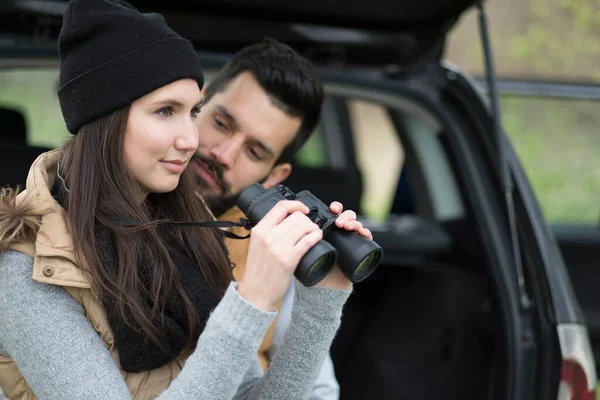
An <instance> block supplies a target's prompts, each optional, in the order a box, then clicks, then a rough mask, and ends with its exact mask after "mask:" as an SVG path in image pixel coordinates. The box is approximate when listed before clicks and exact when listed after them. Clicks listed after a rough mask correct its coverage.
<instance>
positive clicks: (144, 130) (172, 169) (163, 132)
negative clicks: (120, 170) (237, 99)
mask: <svg viewBox="0 0 600 400" xmlns="http://www.w3.org/2000/svg"><path fill="white" fill-rule="evenodd" d="M200 102H201V96H200V89H199V88H198V83H197V82H196V81H195V80H192V79H182V80H179V81H176V82H173V83H170V84H168V85H166V86H163V87H161V88H160V89H157V90H155V91H153V92H151V93H149V94H147V95H145V96H144V97H141V98H139V99H137V100H136V101H134V102H133V103H132V104H131V108H130V111H129V118H128V121H127V128H126V131H125V141H124V152H125V154H124V156H125V163H126V165H127V167H128V168H129V171H130V172H131V174H132V175H133V177H134V178H135V179H136V181H137V182H138V183H139V185H140V188H141V193H140V198H139V199H138V200H140V201H143V199H144V198H145V197H146V195H147V194H148V193H165V192H170V191H172V190H174V189H175V188H176V187H177V184H178V183H179V177H180V176H181V173H182V172H183V170H184V169H185V168H186V167H187V165H188V162H189V161H190V158H191V157H192V155H193V154H194V152H195V151H196V149H197V148H198V128H197V124H196V123H195V122H194V120H195V119H196V115H197V114H198V111H199V110H200Z"/></svg>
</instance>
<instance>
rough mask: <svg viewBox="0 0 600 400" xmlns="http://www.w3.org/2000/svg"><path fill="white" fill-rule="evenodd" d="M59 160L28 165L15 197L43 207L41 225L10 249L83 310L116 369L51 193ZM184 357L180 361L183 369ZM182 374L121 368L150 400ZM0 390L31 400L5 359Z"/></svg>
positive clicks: (99, 311) (0, 363) (135, 392)
mask: <svg viewBox="0 0 600 400" xmlns="http://www.w3.org/2000/svg"><path fill="white" fill-rule="evenodd" d="M59 158H60V153H59V151H58V150H54V151H51V152H49V153H45V154H43V155H41V156H40V157H39V158H38V159H37V160H36V161H35V162H34V164H33V165H32V167H31V170H30V172H29V176H28V177H27V184H26V191H25V192H23V193H22V194H21V195H20V196H25V195H27V196H33V199H35V201H36V202H39V204H40V205H42V206H44V207H45V208H46V209H47V212H45V213H44V214H43V215H42V216H41V226H40V229H39V231H38V233H37V237H36V240H35V243H17V244H14V245H13V246H12V248H13V249H14V250H17V251H20V252H22V253H24V254H27V255H29V256H30V257H32V258H33V260H34V261H33V273H32V279H34V280H35V281H38V282H42V283H47V284H51V285H58V286H62V287H64V288H65V289H66V290H67V291H68V292H69V293H70V294H71V296H73V298H75V299H76V300H77V301H78V302H79V303H80V304H81V305H82V307H83V309H84V310H85V314H86V316H87V318H88V320H89V321H90V324H92V326H93V327H94V329H95V330H96V332H98V335H99V336H100V337H101V338H102V341H103V342H104V344H105V345H106V348H107V349H108V350H109V351H110V352H111V354H112V356H113V358H114V360H115V362H116V364H117V365H120V363H119V356H118V352H117V350H116V349H115V347H114V339H113V333H112V330H111V328H110V326H109V325H108V322H107V319H106V314H105V312H104V309H103V308H102V305H101V303H100V302H99V300H98V299H97V297H96V296H95V294H94V293H93V292H92V290H90V285H89V283H88V281H87V280H86V278H85V277H84V276H83V274H82V273H81V270H80V269H79V268H78V267H77V264H76V261H75V257H74V256H73V242H72V239H71V235H70V232H69V229H68V227H67V223H66V219H65V216H66V215H65V212H64V210H63V209H62V208H61V207H60V206H59V205H58V204H57V203H56V201H55V200H54V199H53V198H52V196H51V195H50V191H49V189H48V188H49V187H50V185H51V184H52V183H53V182H54V178H55V174H56V165H57V162H58V160H59ZM186 358H187V357H184V356H182V357H180V359H179V360H177V361H179V364H181V366H183V364H184V362H185V359H186ZM180 371H181V369H180V367H179V365H178V364H177V362H175V361H174V362H172V363H170V364H168V365H166V366H164V367H162V368H158V369H154V370H151V371H146V372H140V373H128V372H124V371H123V370H121V374H122V376H123V379H124V380H125V382H126V383H127V387H128V388H129V391H130V393H131V394H132V396H133V397H134V398H135V399H139V400H146V399H153V398H155V397H156V396H158V394H160V392H162V391H163V390H165V389H166V388H167V387H169V384H170V383H171V381H172V380H173V379H175V377H176V376H177V375H178V374H179V372H180ZM0 387H1V388H2V391H3V392H4V394H5V395H6V396H7V397H8V399H10V400H31V399H36V396H35V395H34V393H33V391H32V390H31V388H30V386H29V385H28V383H27V382H26V381H25V378H24V377H23V375H22V374H21V372H20V371H19V369H18V368H17V366H16V365H15V363H13V362H12V361H11V360H10V359H8V358H4V357H0Z"/></svg>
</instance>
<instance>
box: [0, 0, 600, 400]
mask: <svg viewBox="0 0 600 400" xmlns="http://www.w3.org/2000/svg"><path fill="white" fill-rule="evenodd" d="M131 3H132V4H134V5H136V6H137V7H138V8H139V9H140V10H142V11H157V12H160V13H161V14H163V15H164V16H165V18H166V20H167V22H168V23H169V24H170V25H171V27H173V29H175V30H176V31H178V32H179V33H180V34H182V35H183V36H185V37H187V38H189V39H190V40H191V41H192V42H193V43H194V46H195V47H196V48H197V50H198V53H199V55H200V57H201V60H202V64H203V66H204V68H205V74H206V77H207V80H210V79H211V77H212V76H214V73H215V72H216V71H218V69H219V68H220V67H222V66H223V65H224V63H225V62H226V61H227V59H228V57H229V55H230V54H231V53H232V52H234V51H236V50H238V49H240V48H241V47H243V46H244V45H247V44H251V43H254V42H257V41H259V40H261V39H262V38H263V37H266V36H269V37H273V38H275V39H277V40H280V41H283V42H286V43H288V44H289V45H291V46H293V47H294V48H296V49H297V50H298V51H299V52H301V53H302V54H303V55H305V56H306V57H307V58H308V59H310V60H311V61H313V62H314V63H315V64H316V65H318V67H319V69H320V72H321V76H322V77H323V80H324V83H325V89H326V99H325V102H324V105H323V110H322V117H321V121H320V124H319V127H318V128H317V131H316V132H315V134H314V135H313V137H312V138H311V140H310V141H309V142H308V143H307V144H306V146H305V147H304V148H303V150H302V151H301V152H300V153H299V154H298V156H297V157H296V159H295V160H294V172H293V173H292V175H291V177H290V178H289V179H288V180H287V181H286V182H284V183H285V184H286V185H287V186H288V187H290V189H292V190H293V191H296V192H297V191H300V190H304V189H307V190H310V191H311V192H312V193H314V194H315V195H316V196H317V197H319V198H320V199H321V200H323V201H325V202H329V201H333V200H339V201H341V202H342V203H343V204H344V205H345V207H346V208H351V209H355V210H358V211H359V215H360V217H359V219H360V220H361V221H363V223H364V225H366V226H368V227H369V228H370V229H371V230H372V231H373V234H374V238H375V240H376V241H377V242H378V243H379V244H380V245H381V246H382V248H383V250H384V258H383V261H382V263H381V265H380V266H379V267H378V269H377V270H376V271H375V272H374V273H373V274H372V275H371V276H370V277H369V278H368V279H366V280H365V281H363V282H361V283H358V284H356V285H355V288H354V292H353V294H352V295H351V297H350V299H349V300H348V303H347V305H346V308H345V311H344V315H343V318H342V324H341V327H340V330H339V332H338V334H337V336H336V338H335V341H334V343H333V345H332V348H331V354H332V359H333V361H334V364H335V372H336V377H337V379H338V381H339V383H340V388H341V399H405V398H406V399H423V400H429V399H440V398H444V399H487V400H531V399H540V400H542V399H544V400H546V399H558V400H563V399H565V400H566V399H571V400H591V399H594V398H595V396H596V394H595V391H596V389H595V387H596V382H597V377H596V368H597V364H596V360H597V359H598V357H597V356H596V357H595V356H594V353H596V355H598V354H600V353H598V350H599V349H600V343H599V341H598V339H600V337H599V336H598V333H599V332H598V328H599V327H598V326H597V322H596V321H595V320H594V328H593V333H594V335H596V336H594V338H595V339H596V340H595V341H592V340H590V329H589V326H590V325H589V320H590V319H591V318H590V316H592V317H593V316H594V313H595V312H597V306H596V304H595V303H594V302H593V301H587V302H586V303H584V304H585V305H586V307H587V308H583V309H582V306H581V304H580V302H579V301H578V293H577V289H578V287H575V289H574V287H573V281H575V282H580V285H587V286H586V290H587V291H586V293H585V296H589V290H591V289H590V287H593V286H595V287H598V284H600V282H599V280H600V279H599V278H600V277H598V274H594V273H593V271H591V270H590V268H589V266H590V265H591V264H589V262H590V260H592V259H594V258H593V257H592V256H591V255H592V254H596V255H597V254H598V250H600V240H596V234H595V233H594V234H592V236H593V237H594V239H593V240H588V239H589V238H588V237H587V236H586V237H585V238H584V240H579V236H577V235H571V236H568V238H565V236H563V233H561V232H558V235H557V234H555V232H553V231H552V230H551V229H550V227H549V224H548V223H547V221H546V219H545V218H544V215H543V213H542V211H541V208H540V205H539V202H538V199H537V198H536V195H535V194H534V191H533V190H532V187H531V184H530V181H529V179H528V177H527V175H526V174H525V172H524V170H523V167H522V163H521V161H520V159H519V157H518V155H517V153H516V152H515V150H514V148H513V146H512V144H511V142H510V140H509V139H508V136H507V135H506V133H505V131H504V129H503V127H502V124H501V122H500V121H501V118H500V117H501V114H500V112H501V110H500V107H498V90H499V89H498V88H499V87H501V85H498V84H497V82H496V77H495V74H494V70H493V66H494V64H493V59H492V54H491V51H490V50H489V42H488V37H487V29H486V27H485V13H484V6H483V5H481V4H480V3H477V4H476V2H474V1H473V0H429V1H427V0H420V1H416V0H406V1H402V2H400V1H390V0H372V1H370V2H369V3H364V2H360V1H357V0H347V1H341V0H329V1H317V0H304V2H292V1H284V0H260V1H258V0H256V1H252V2H250V1H244V0H188V1H184V0H170V1H168V2H164V1H156V0H145V1H141V0H139V1H135V0H134V1H131ZM65 7H66V1H65V0H54V1H45V2H44V1H37V2H30V1H19V0H13V1H10V2H8V3H4V4H3V5H1V6H0V35H2V36H1V37H0V68H1V70H0V84H3V82H4V81H3V80H2V79H3V78H2V75H3V74H4V73H5V72H15V71H17V72H18V74H17V75H18V76H19V77H20V78H21V79H22V81H21V82H19V84H18V86H17V89H16V90H14V92H13V94H12V96H13V97H12V99H13V103H19V104H21V108H22V109H21V110H20V111H19V110H17V109H12V110H5V111H4V112H3V113H0V127H2V128H0V129H2V131H0V143H2V154H3V156H2V159H1V161H0V185H2V184H9V185H18V184H23V183H24V181H25V177H26V174H27V168H28V166H29V164H30V163H31V161H32V160H33V159H34V158H35V157H36V156H37V155H38V154H39V153H40V152H42V151H44V150H45V149H46V148H49V147H54V146H56V145H58V144H59V142H60V137H59V139H57V138H56V137H52V138H51V137H49V133H48V132H50V131H53V130H61V132H63V133H66V129H65V128H64V127H62V125H61V124H62V122H61V119H60V118H61V115H60V110H59V108H58V106H57V104H58V100H57V99H56V98H55V90H56V82H57V76H58V75H57V69H58V55H57V50H56V38H57V35H58V32H59V30H60V24H61V19H62V13H63V12H64V9H65ZM473 7H479V8H480V13H481V17H482V18H481V19H482V22H483V26H482V28H483V29H482V37H481V38H482V41H483V43H484V46H483V47H484V50H485V53H486V54H485V56H486V61H487V74H488V75H487V79H485V80H476V79H475V78H474V77H472V76H469V75H468V74H466V73H465V72H463V71H462V70H461V69H460V67H459V66H457V65H453V64H450V63H449V62H447V61H446V60H445V59H444V43H445V40H446V37H447V35H448V33H449V31H450V29H451V28H452V27H453V26H454V25H455V24H456V23H457V22H458V21H459V20H460V17H461V15H463V14H464V13H465V12H466V11H467V10H470V9H471V8H473ZM505 83H506V82H505ZM0 96H1V95H0ZM17 97H22V99H21V100H19V99H18V98H17ZM39 97H43V99H44V101H43V107H42V106H38V104H39V103H40V102H39V101H38V100H39ZM2 101H4V103H3V104H5V106H4V107H5V109H8V108H10V107H8V106H7V104H8V100H6V99H4V98H3V97H0V102H2ZM34 103H35V104H36V105H35V108H34V105H33V104H34ZM13 108H14V107H13ZM24 114H25V115H35V117H33V118H30V120H31V121H33V120H35V121H38V122H36V124H37V125H36V126H33V124H28V123H27V119H24V118H23V117H22V116H23V115H24ZM557 237H558V239H559V240H560V241H561V242H562V243H563V248H562V251H563V252H561V248H560V247H559V243H558V241H557ZM598 237H600V235H598ZM581 246H583V247H584V248H585V250H581V248H582V247H581ZM583 251H587V253H585V254H587V255H582V254H583ZM580 256H581V257H584V261H581V259H580ZM586 257H587V258H586ZM596 259H597V258H596ZM565 260H566V261H567V263H565ZM571 263H572V264H571ZM582 265H583V266H582ZM580 273H581V274H582V275H578V274H580ZM574 274H575V275H576V276H573V275H574ZM592 293H593V292H592ZM580 296H584V295H580ZM592 320H593V318H592ZM592 344H593V345H594V346H595V347H594V348H593V347H592Z"/></svg>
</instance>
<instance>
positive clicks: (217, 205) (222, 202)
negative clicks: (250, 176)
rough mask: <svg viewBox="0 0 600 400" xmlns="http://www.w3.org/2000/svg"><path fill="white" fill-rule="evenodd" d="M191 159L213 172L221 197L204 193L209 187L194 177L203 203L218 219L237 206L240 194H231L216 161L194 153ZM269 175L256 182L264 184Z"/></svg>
mask: <svg viewBox="0 0 600 400" xmlns="http://www.w3.org/2000/svg"><path fill="white" fill-rule="evenodd" d="M192 158H197V159H199V160H200V161H201V162H202V163H203V164H204V165H206V166H207V167H208V168H210V169H212V171H213V172H214V176H215V179H216V181H217V184H218V185H219V188H220V189H221V195H211V194H207V193H206V192H207V191H208V190H210V187H209V186H208V185H207V184H206V182H205V181H204V179H202V178H200V177H199V176H196V183H197V184H198V186H199V187H200V193H201V194H202V196H203V197H204V201H206V205H207V206H208V208H210V211H211V212H212V213H213V214H214V216H215V217H217V218H220V217H221V216H222V215H223V214H225V213H226V212H227V211H229V210H230V209H232V208H233V207H234V206H236V205H237V200H238V197H240V194H241V193H242V192H241V191H240V192H237V193H232V192H231V185H230V184H229V182H227V181H225V178H224V177H223V175H224V171H223V167H222V166H221V165H219V164H218V163H217V162H216V161H214V160H212V159H210V158H206V157H204V156H202V155H200V154H198V153H196V154H195V155H194V156H193V157H192ZM270 174H271V171H269V173H268V174H267V175H266V176H265V177H264V178H262V179H260V180H259V181H258V182H259V183H261V184H262V183H264V182H265V181H266V180H267V178H268V177H269V175H270Z"/></svg>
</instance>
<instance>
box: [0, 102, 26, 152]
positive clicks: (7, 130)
mask: <svg viewBox="0 0 600 400" xmlns="http://www.w3.org/2000/svg"><path fill="white" fill-rule="evenodd" d="M5 139H9V140H11V141H15V142H21V143H25V142H26V141H27V123H26V122H25V117H24V116H23V114H22V113H21V112H20V111H18V110H15V109H12V108H4V107H0V140H5Z"/></svg>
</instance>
